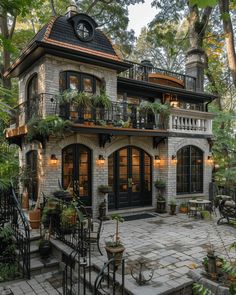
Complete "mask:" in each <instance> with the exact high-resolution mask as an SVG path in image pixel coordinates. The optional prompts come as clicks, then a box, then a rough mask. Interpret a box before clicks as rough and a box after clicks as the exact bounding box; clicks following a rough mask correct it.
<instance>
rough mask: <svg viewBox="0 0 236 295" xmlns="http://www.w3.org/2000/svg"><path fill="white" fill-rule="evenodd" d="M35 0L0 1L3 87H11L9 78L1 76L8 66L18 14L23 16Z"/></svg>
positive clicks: (0, 66)
mask: <svg viewBox="0 0 236 295" xmlns="http://www.w3.org/2000/svg"><path fill="white" fill-rule="evenodd" d="M36 2H37V1H36ZM32 3H35V1H30V0H15V1H11V0H4V1H1V2H0V32H1V34H0V46H1V47H0V48H1V51H2V64H1V65H0V77H1V79H2V83H3V86H4V87H7V88H11V80H10V79H9V78H5V77H4V76H3V74H4V72H5V71H6V70H7V69H8V68H9V66H10V61H11V53H12V52H13V46H12V44H11V41H12V38H13V34H14V32H15V27H16V21H17V17H18V16H25V15H26V14H27V12H29V10H30V9H32V8H33V7H34V6H35V4H36V3H35V4H32Z"/></svg>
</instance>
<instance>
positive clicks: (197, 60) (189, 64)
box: [185, 48, 204, 92]
mask: <svg viewBox="0 0 236 295" xmlns="http://www.w3.org/2000/svg"><path fill="white" fill-rule="evenodd" d="M185 72H186V75H189V76H192V77H195V78H196V91H197V92H204V50H203V49H201V48H191V49H190V50H189V51H188V52H187V55H186V65H185Z"/></svg>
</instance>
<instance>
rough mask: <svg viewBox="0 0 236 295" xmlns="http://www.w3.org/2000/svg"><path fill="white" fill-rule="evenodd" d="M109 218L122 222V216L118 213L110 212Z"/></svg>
mask: <svg viewBox="0 0 236 295" xmlns="http://www.w3.org/2000/svg"><path fill="white" fill-rule="evenodd" d="M111 219H112V220H116V221H117V222H124V218H123V217H122V216H121V215H119V214H112V215H111Z"/></svg>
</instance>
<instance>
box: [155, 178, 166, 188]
mask: <svg viewBox="0 0 236 295" xmlns="http://www.w3.org/2000/svg"><path fill="white" fill-rule="evenodd" d="M154 185H155V187H156V188H157V189H160V190H161V189H164V188H165V187H166V183H165V181H164V180H162V179H157V180H156V181H155V182H154Z"/></svg>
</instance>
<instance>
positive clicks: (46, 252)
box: [39, 229, 52, 260]
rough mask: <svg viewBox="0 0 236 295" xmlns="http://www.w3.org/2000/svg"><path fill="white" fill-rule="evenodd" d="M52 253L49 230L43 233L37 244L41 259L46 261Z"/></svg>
mask: <svg viewBox="0 0 236 295" xmlns="http://www.w3.org/2000/svg"><path fill="white" fill-rule="evenodd" d="M51 253H52V245H51V242H50V229H49V230H48V231H46V232H45V234H44V237H43V238H42V239H41V240H40V242H39V255H40V257H41V259H44V260H45V259H48V258H49V256H50V255H51Z"/></svg>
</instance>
